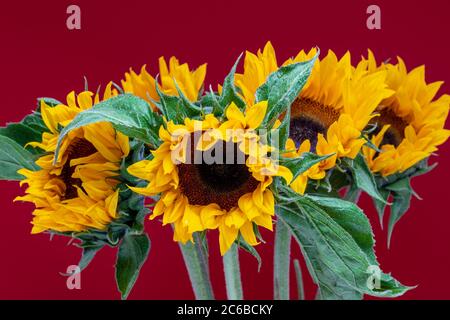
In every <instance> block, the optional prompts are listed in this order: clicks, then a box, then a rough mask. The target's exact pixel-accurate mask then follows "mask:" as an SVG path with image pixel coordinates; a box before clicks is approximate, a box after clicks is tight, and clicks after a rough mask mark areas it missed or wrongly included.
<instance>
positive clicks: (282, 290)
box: [273, 219, 291, 300]
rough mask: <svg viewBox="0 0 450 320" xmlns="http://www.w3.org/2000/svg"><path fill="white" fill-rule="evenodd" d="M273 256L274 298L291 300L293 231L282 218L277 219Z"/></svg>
mask: <svg viewBox="0 0 450 320" xmlns="http://www.w3.org/2000/svg"><path fill="white" fill-rule="evenodd" d="M273 258H274V261H273V290H274V299H275V300H289V273H290V262H291V233H290V232H289V229H288V227H287V226H286V224H285V223H284V222H283V221H281V219H278V220H277V225H276V230H275V247H274V256H273Z"/></svg>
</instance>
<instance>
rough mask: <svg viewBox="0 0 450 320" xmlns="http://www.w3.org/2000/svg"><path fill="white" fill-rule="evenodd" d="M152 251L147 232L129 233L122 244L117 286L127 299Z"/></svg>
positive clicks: (117, 271) (119, 252) (119, 255)
mask: <svg viewBox="0 0 450 320" xmlns="http://www.w3.org/2000/svg"><path fill="white" fill-rule="evenodd" d="M149 251H150V239H149V238H148V236H147V235H146V234H140V235H139V234H127V235H126V236H125V237H124V238H123V239H122V243H121V244H120V247H119V251H118V253H117V262H116V281H117V287H118V288H119V291H120V293H121V295H122V299H126V298H127V296H128V294H129V293H130V291H131V289H132V288H133V285H134V283H135V282H136V279H137V277H138V275H139V271H140V269H141V267H142V265H143V264H144V262H145V260H146V259H147V256H148V253H149Z"/></svg>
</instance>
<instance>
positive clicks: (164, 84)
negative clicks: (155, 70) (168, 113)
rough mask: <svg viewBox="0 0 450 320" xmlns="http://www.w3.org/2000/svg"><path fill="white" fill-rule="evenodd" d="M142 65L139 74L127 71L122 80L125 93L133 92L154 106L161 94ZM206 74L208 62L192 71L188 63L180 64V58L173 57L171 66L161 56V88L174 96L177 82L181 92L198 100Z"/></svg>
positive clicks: (176, 94) (193, 99) (192, 99)
mask: <svg viewBox="0 0 450 320" xmlns="http://www.w3.org/2000/svg"><path fill="white" fill-rule="evenodd" d="M145 67H146V66H145V65H144V66H142V68H141V72H140V73H139V74H137V73H135V72H134V71H133V70H132V69H130V72H129V73H128V72H127V73H125V80H122V87H123V89H124V91H125V93H132V94H134V95H136V96H138V97H141V98H142V99H144V100H147V101H148V102H150V104H151V105H152V106H154V105H153V101H159V96H158V93H157V91H156V80H155V78H153V77H152V76H151V75H150V74H149V73H148V72H147V70H146V69H145ZM205 76H206V64H202V65H201V66H200V67H198V68H197V69H196V70H194V71H190V69H189V66H188V64H187V63H183V64H180V63H179V61H178V59H177V58H175V57H171V58H170V60H169V66H167V64H166V61H165V60H164V58H163V57H160V58H159V80H160V84H158V86H159V89H160V90H161V91H162V92H163V93H165V94H167V95H172V96H178V91H177V88H176V85H175V83H176V84H177V85H178V87H179V88H180V90H181V92H183V94H184V95H185V96H186V97H187V98H188V99H189V100H190V101H192V102H194V101H197V98H198V96H199V93H200V90H201V88H202V86H203V82H204V80H205Z"/></svg>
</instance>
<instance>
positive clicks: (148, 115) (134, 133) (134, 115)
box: [55, 94, 163, 159]
mask: <svg viewBox="0 0 450 320" xmlns="http://www.w3.org/2000/svg"><path fill="white" fill-rule="evenodd" d="M98 122H110V123H111V124H112V125H113V127H114V128H115V129H116V130H118V131H120V132H122V133H123V134H124V135H126V136H128V137H130V138H137V139H139V140H142V141H144V142H146V143H149V144H150V145H152V146H155V147H156V146H158V145H159V143H160V140H159V136H158V130H159V128H160V126H161V125H162V122H163V121H162V118H161V116H160V115H158V114H156V113H155V112H153V111H152V110H151V108H150V106H149V105H148V104H147V102H146V101H145V100H143V99H141V98H138V97H136V96H133V95H130V94H125V95H119V96H117V97H113V98H111V99H108V100H106V101H102V102H100V103H98V104H97V105H95V106H93V107H92V108H91V109H88V110H85V111H83V112H80V113H79V114H78V115H77V116H76V117H75V118H74V119H73V121H72V122H71V123H70V124H69V125H68V126H66V127H65V128H64V129H63V130H62V131H61V133H60V136H59V139H58V145H57V148H56V151H55V159H57V158H58V153H59V149H60V146H61V142H62V141H63V139H64V138H65V136H66V135H67V134H68V133H69V132H70V131H72V130H74V129H77V128H80V127H82V126H86V125H89V124H92V123H98Z"/></svg>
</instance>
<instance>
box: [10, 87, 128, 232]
mask: <svg viewBox="0 0 450 320" xmlns="http://www.w3.org/2000/svg"><path fill="white" fill-rule="evenodd" d="M113 95H116V92H115V91H114V90H111V84H109V85H108V86H107V88H106V90H105V93H104V95H103V99H104V100H106V99H109V98H110V97H111V96H113ZM99 101H100V97H99V95H98V94H93V93H92V92H89V91H85V92H82V93H80V94H78V95H75V93H74V92H71V93H70V94H69V95H68V96H67V103H66V104H59V105H56V106H49V105H47V104H46V103H45V102H43V101H42V103H41V106H40V111H41V114H42V119H43V122H44V123H45V125H46V127H47V131H46V132H44V133H43V135H42V140H41V141H36V142H32V143H30V145H31V146H33V147H36V148H39V149H41V150H42V151H43V153H42V155H41V156H40V157H39V158H38V159H37V160H36V164H37V165H38V166H39V167H40V170H38V171H31V170H28V169H21V170H19V173H20V174H22V175H23V176H24V177H25V179H24V180H23V181H21V184H27V185H28V188H27V189H26V194H25V195H24V196H21V197H17V198H16V200H22V201H27V202H32V203H34V204H35V206H36V209H35V210H34V212H33V215H34V217H33V221H32V224H33V229H32V233H40V232H43V231H52V232H61V233H66V232H67V233H71V232H83V231H86V230H88V229H95V230H104V229H105V228H106V227H107V226H108V224H109V223H111V222H112V221H114V220H115V219H116V218H117V216H118V213H117V205H118V200H119V190H118V188H117V186H118V184H119V183H120V179H119V178H118V177H119V173H118V172H119V170H120V166H121V163H122V160H123V159H124V158H125V157H127V155H128V154H129V152H130V147H129V142H128V137H126V136H125V135H123V134H121V133H119V132H116V131H115V130H114V129H113V127H112V125H111V124H109V123H96V124H91V125H87V126H84V127H81V128H79V129H77V130H74V131H72V132H70V134H69V135H68V136H67V138H66V139H65V140H64V141H63V144H62V146H61V152H60V153H59V156H58V158H57V159H55V149H56V145H57V141H58V138H59V134H60V130H61V128H63V127H64V126H66V125H67V124H68V123H70V122H71V121H72V120H73V119H74V118H75V116H76V115H77V114H78V113H80V112H82V111H83V110H87V109H89V108H91V107H92V106H93V105H94V104H95V103H97V102H99Z"/></svg>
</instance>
